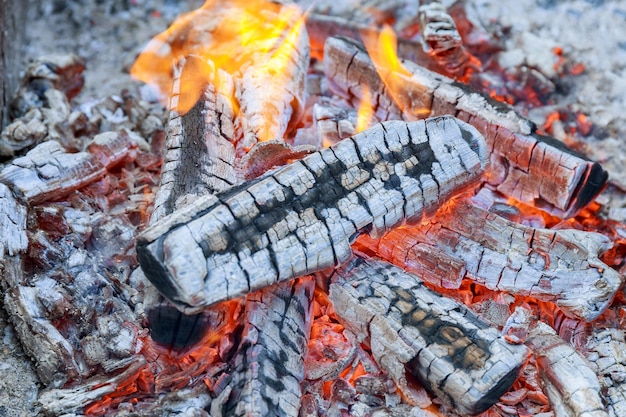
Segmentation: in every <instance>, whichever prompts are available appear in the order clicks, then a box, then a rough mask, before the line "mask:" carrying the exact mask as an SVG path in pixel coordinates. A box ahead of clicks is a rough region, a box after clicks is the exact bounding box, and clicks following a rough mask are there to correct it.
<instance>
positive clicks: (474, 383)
mask: <svg viewBox="0 0 626 417" xmlns="http://www.w3.org/2000/svg"><path fill="white" fill-rule="evenodd" d="M330 299H331V301H332V303H333V307H334V309H335V311H336V313H337V315H338V316H339V318H340V319H341V320H342V322H343V323H344V325H345V326H346V327H347V328H348V329H350V330H352V331H353V332H354V333H355V334H356V335H357V336H358V337H359V338H360V340H362V341H366V342H367V343H368V344H369V346H370V347H371V349H372V355H373V357H374V359H375V360H376V362H378V364H379V365H380V366H381V367H382V368H383V369H385V370H386V371H387V372H388V373H389V376H390V377H391V378H392V379H393V380H394V381H395V382H396V384H398V386H399V388H400V389H401V390H402V389H406V387H407V386H408V384H409V383H408V381H407V376H406V375H407V373H408V374H410V375H412V376H413V377H415V378H416V379H417V380H418V381H419V382H420V383H421V384H422V385H423V386H424V387H425V388H426V389H427V390H429V391H430V392H431V393H433V394H434V395H436V396H437V397H439V398H440V399H441V400H442V401H444V402H446V403H447V404H449V405H451V406H452V407H455V409H456V410H457V411H459V412H460V413H462V414H465V413H467V414H477V413H480V412H482V411H484V410H486V409H487V408H489V407H490V406H491V405H493V404H494V403H495V402H496V401H497V400H498V398H499V397H500V396H501V395H502V394H503V393H504V392H505V391H506V390H508V389H509V388H510V386H511V385H512V384H513V382H514V381H515V379H516V378H517V374H518V372H519V370H520V369H521V367H522V366H523V364H524V363H525V362H526V358H527V357H528V349H527V348H526V347H525V346H522V345H513V344H510V343H508V342H507V341H506V340H505V339H504V338H503V337H502V336H501V335H500V333H499V332H498V331H497V330H496V329H495V328H491V327H490V326H489V325H488V324H487V323H485V322H483V321H482V320H481V319H479V318H478V317H477V316H476V315H474V314H473V313H472V312H471V311H470V310H469V309H467V307H465V305H463V304H461V303H459V302H456V301H454V300H452V299H449V298H446V297H443V296H441V295H439V294H437V293H436V292H434V291H432V290H430V289H428V288H427V287H426V286H425V285H424V283H423V281H422V280H421V279H419V278H418V277H417V276H415V275H412V274H409V273H407V272H405V271H403V270H402V269H400V268H397V267H395V266H393V265H391V264H388V263H386V262H382V261H375V260H364V259H359V258H357V259H355V260H354V261H352V262H350V263H349V264H346V266H345V267H342V268H339V270H338V271H337V275H336V277H334V279H333V283H332V284H331V286H330Z"/></svg>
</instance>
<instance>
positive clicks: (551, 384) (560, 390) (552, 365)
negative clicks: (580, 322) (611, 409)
mask: <svg viewBox="0 0 626 417" xmlns="http://www.w3.org/2000/svg"><path fill="white" fill-rule="evenodd" d="M526 343H527V344H528V346H529V347H530V348H531V349H532V350H533V352H534V355H535V357H536V360H537V367H538V368H539V376H540V377H541V381H542V383H543V385H544V391H545V392H546V394H547V395H548V398H549V399H550V404H551V405H552V408H553V410H554V413H555V414H556V415H557V416H558V417H566V416H572V417H573V416H585V417H587V416H589V417H592V416H593V417H608V415H609V414H608V413H607V412H606V408H605V406H604V403H603V401H602V397H601V395H600V383H599V382H598V378H597V376H596V374H595V373H594V372H593V371H592V370H591V368H590V367H589V365H588V363H587V362H586V361H585V359H584V358H583V357H582V356H581V355H580V354H579V353H578V352H577V351H576V350H575V349H574V348H573V347H571V346H570V345H568V344H567V343H565V342H564V341H563V339H561V338H560V337H559V336H557V334H556V332H555V331H554V330H553V329H552V328H551V327H550V326H548V325H547V324H544V323H542V322H538V323H537V326H536V327H535V328H534V329H532V330H531V331H530V335H529V338H528V339H527V340H526Z"/></svg>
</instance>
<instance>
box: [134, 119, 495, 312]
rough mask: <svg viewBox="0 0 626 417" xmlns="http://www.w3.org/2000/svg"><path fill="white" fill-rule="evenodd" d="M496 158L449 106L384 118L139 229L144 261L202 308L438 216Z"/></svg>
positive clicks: (177, 296)
mask: <svg viewBox="0 0 626 417" xmlns="http://www.w3.org/2000/svg"><path fill="white" fill-rule="evenodd" d="M486 158H487V155H486V146H485V144H484V141H483V139H482V137H481V136H480V134H478V132H477V131H476V129H474V128H473V127H471V126H470V125H468V124H466V123H463V122H460V121H458V120H456V119H454V118H451V117H441V118H434V119H429V120H426V121H420V122H414V123H408V124H407V123H404V122H399V121H395V122H387V123H383V124H379V125H376V126H374V127H372V128H370V129H369V130H367V131H365V132H362V133H360V134H358V135H355V136H354V137H352V138H348V139H345V140H344V141H342V142H339V143H337V144H336V145H334V146H333V147H331V148H327V149H324V150H322V151H319V152H317V153H314V154H312V155H309V156H308V157H306V158H304V159H302V160H301V161H296V162H294V163H292V164H290V165H288V166H286V167H283V168H281V169H279V170H277V171H275V172H273V173H271V174H270V175H267V176H265V177H262V178H260V179H258V180H256V181H252V182H249V183H247V184H245V185H244V186H242V187H238V188H236V189H235V190H233V191H229V192H225V193H220V194H217V195H216V196H208V197H204V198H201V199H198V200H197V201H196V202H194V203H192V204H191V205H189V206H187V207H186V208H184V209H182V210H180V211H178V212H176V213H173V214H172V215H170V216H167V217H165V218H164V219H162V220H161V221H160V222H159V223H157V224H155V225H153V226H151V227H150V228H148V229H147V230H145V231H144V232H143V233H142V234H141V235H140V236H139V237H138V240H137V253H138V257H139V261H140V264H141V266H142V268H143V270H144V272H145V274H146V276H147V277H148V279H150V281H151V282H153V283H154V285H155V286H156V287H157V288H158V289H159V290H160V291H161V292H162V293H163V295H165V296H166V298H168V299H169V300H170V301H172V302H173V303H174V304H175V305H176V306H177V307H178V308H179V309H181V311H184V312H187V313H191V312H195V311H199V310H201V309H202V308H204V307H206V306H209V305H211V304H213V303H216V302H219V301H222V300H226V299H230V298H233V297H238V296H240V295H243V294H246V293H248V292H250V291H254V290H257V289H260V288H263V287H266V286H268V285H271V284H273V283H275V282H280V281H285V280H289V279H292V278H295V277H298V276H302V275H306V274H309V273H312V272H315V271H319V270H321V269H325V268H328V267H330V266H333V265H336V264H338V263H340V262H343V261H345V260H347V259H348V258H349V257H350V255H351V249H350V240H351V239H353V238H354V237H355V236H357V235H358V234H360V233H363V232H364V231H366V230H368V229H369V230H370V233H372V234H373V235H374V236H377V235H380V234H382V233H384V232H385V231H387V230H389V229H391V228H392V227H394V226H397V225H399V224H401V223H404V222H409V223H416V222H420V221H422V219H423V218H424V217H428V216H432V215H433V214H434V212H435V211H436V210H437V208H438V207H439V206H441V205H442V204H443V203H444V202H445V201H447V200H448V199H449V198H450V197H452V196H453V195H455V194H458V193H459V192H461V191H463V190H466V189H467V188H468V187H471V186H473V184H475V183H476V182H477V181H478V180H479V177H480V175H481V174H482V172H483V169H484V167H485V164H486Z"/></svg>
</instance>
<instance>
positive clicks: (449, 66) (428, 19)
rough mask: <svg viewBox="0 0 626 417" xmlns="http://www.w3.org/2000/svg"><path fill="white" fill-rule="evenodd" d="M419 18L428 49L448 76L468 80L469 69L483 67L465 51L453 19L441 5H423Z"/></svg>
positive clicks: (425, 45)
mask: <svg viewBox="0 0 626 417" xmlns="http://www.w3.org/2000/svg"><path fill="white" fill-rule="evenodd" d="M418 18H419V22H420V26H419V28H420V34H421V35H422V42H423V43H424V47H425V49H426V50H427V52H428V53H429V54H430V55H431V56H432V57H433V58H434V59H435V60H436V61H437V62H438V63H439V65H441V66H442V67H443V68H445V70H446V72H447V73H448V74H451V75H456V76H458V77H461V78H465V76H466V74H467V73H468V71H469V70H471V69H472V68H474V69H476V68H477V67H480V62H479V61H478V60H477V59H476V58H474V57H473V56H472V55H470V53H469V52H467V51H466V50H465V47H464V46H463V40H462V39H461V35H460V34H459V32H458V31H457V29H456V24H455V23H454V20H453V19H452V16H450V15H449V14H448V13H447V12H446V9H445V7H444V6H443V5H442V4H441V3H439V2H438V1H433V2H429V3H426V4H423V3H422V4H421V5H420V7H419V14H418Z"/></svg>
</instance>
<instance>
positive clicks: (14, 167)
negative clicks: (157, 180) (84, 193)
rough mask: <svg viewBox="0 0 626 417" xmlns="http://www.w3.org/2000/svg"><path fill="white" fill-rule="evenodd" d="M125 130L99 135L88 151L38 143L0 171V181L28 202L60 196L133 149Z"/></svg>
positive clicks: (100, 174)
mask: <svg viewBox="0 0 626 417" xmlns="http://www.w3.org/2000/svg"><path fill="white" fill-rule="evenodd" d="M136 147H137V144H136V143H135V142H133V141H132V140H131V139H130V137H129V135H128V133H127V132H125V131H123V130H122V131H119V132H106V133H102V134H99V135H97V136H96V137H95V138H94V139H93V142H92V143H91V144H90V145H89V146H88V147H87V152H78V153H69V152H66V151H65V150H64V149H63V147H62V146H61V145H60V144H59V143H58V142H56V141H48V142H44V143H41V144H39V145H38V146H36V147H35V148H33V149H32V150H30V151H29V152H28V153H27V154H26V155H25V156H23V157H20V158H16V159H14V160H13V161H11V164H10V165H8V166H7V167H5V168H4V169H3V170H2V171H1V172H0V182H2V183H4V184H6V185H8V186H9V187H11V188H12V189H13V190H14V191H15V192H16V193H18V194H19V196H20V197H21V198H23V199H24V200H25V201H26V202H27V203H28V204H38V203H41V202H43V201H47V200H53V199H58V198H61V197H63V196H65V195H67V194H69V193H70V192H72V191H74V190H77V189H79V188H81V187H84V186H86V185H88V184H90V183H92V182H94V181H96V180H98V179H100V178H101V177H103V176H104V175H105V174H106V172H107V169H109V168H111V167H113V166H115V165H117V164H119V163H120V162H122V161H124V160H125V159H126V158H128V157H130V155H131V153H132V152H134V150H135V148H136Z"/></svg>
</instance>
